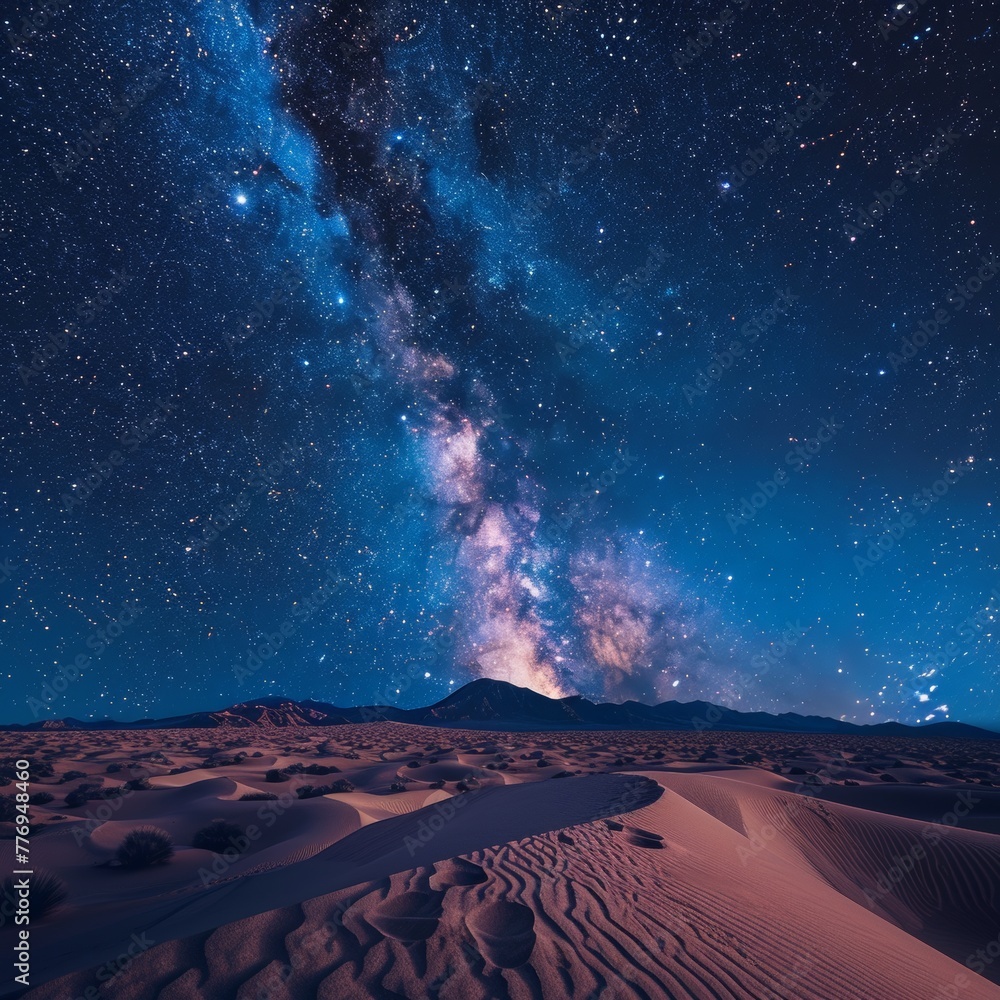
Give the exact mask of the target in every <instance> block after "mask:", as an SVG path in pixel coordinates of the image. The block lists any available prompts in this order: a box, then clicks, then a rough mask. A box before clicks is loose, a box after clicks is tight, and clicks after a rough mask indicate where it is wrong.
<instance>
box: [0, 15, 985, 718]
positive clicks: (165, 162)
mask: <svg viewBox="0 0 1000 1000" xmlns="http://www.w3.org/2000/svg"><path fill="white" fill-rule="evenodd" d="M743 6H744V5H743V3H741V2H739V0H737V2H735V3H733V4H732V5H731V11H730V14H728V15H723V11H725V10H727V9H728V8H726V6H725V4H723V3H722V2H721V0H720V2H718V3H713V4H703V3H697V4H696V3H686V4H652V3H649V4H620V3H610V4H604V3H602V4H598V5H597V6H593V7H592V6H585V5H582V4H579V5H574V4H572V3H570V4H566V5H563V6H562V7H559V8H546V6H545V5H544V4H542V3H535V2H531V0H524V2H521V3H515V4H513V5H510V4H504V5H501V7H500V8H499V9H498V8H497V6H496V5H494V4H477V3H472V2H462V0H459V2H455V0H442V2H441V3H435V4H425V5H422V6H419V5H412V4H399V5H392V6H389V7H381V6H379V7H366V8H359V7H357V6H356V5H353V4H342V3H333V4H329V5H327V6H317V5H315V4H311V3H308V2H307V3H305V4H301V3H296V4H295V5H294V7H293V5H291V4H283V5H275V4H271V3H250V4H247V5H242V4H235V5H234V4H229V5H223V4H216V3H198V4H195V3H181V4H180V5H179V6H174V7H171V8H165V7H160V6H157V5H156V4H155V3H152V4H138V3H126V4H124V5H122V4H113V5H112V4H102V3H99V4H95V5H93V6H92V7H91V6H86V5H76V4H74V5H70V6H65V7H60V8H59V9H58V11H57V12H56V13H53V14H51V15H44V16H45V17H47V22H46V23H44V24H42V25H41V27H39V28H38V31H37V33H36V34H34V35H32V36H30V37H27V36H24V35H22V32H23V30H24V23H22V20H21V18H22V17H29V18H30V17H31V16H32V15H33V14H37V13H38V11H40V10H41V8H40V7H37V6H36V7H29V6H28V5H26V4H25V5H22V7H23V9H21V8H19V9H18V10H17V11H16V12H15V13H14V14H12V15H10V20H9V22H8V23H7V24H6V25H5V32H6V31H7V30H8V29H9V30H10V32H11V34H10V35H9V36H8V39H7V42H6V43H5V44H6V45H7V46H8V48H9V51H7V53H6V55H5V56H4V59H3V62H2V64H0V65H2V68H0V82H2V86H3V109H4V111H3V116H4V125H5V128H4V129H3V136H4V139H3V141H4V142H5V143H6V145H7V149H6V150H5V155H4V157H3V167H2V168H0V169H2V171H3V192H4V194H3V198H4V200H5V202H6V213H5V216H4V222H3V227H2V235H3V244H2V245H3V251H4V253H3V258H4V270H5V280H4V282H3V284H2V288H0V296H2V298H0V323H2V324H3V327H4V337H3V338H2V344H3V351H4V356H3V360H4V370H5V372H6V376H5V377H6V379H7V384H6V389H5V391H4V392H3V393H2V394H0V400H2V402H0V432H2V435H3V444H4V451H3V454H4V462H5V466H6V468H5V475H4V477H3V484H2V487H0V512H2V524H3V539H2V543H3V548H2V551H0V559H6V560H7V561H6V562H4V563H3V568H2V570H0V578H2V582H0V608H2V610H3V614H2V621H0V642H2V645H3V648H4V650H5V654H6V668H5V670H4V672H3V676H2V681H0V683H2V691H3V694H4V696H5V698H6V701H7V704H8V710H7V718H6V719H5V720H4V721H31V720H32V719H34V718H48V717H60V716H65V715H73V716H78V717H81V718H100V717H105V716H112V717H117V718H138V717H141V716H149V715H157V716H162V715H167V714H173V713H178V712H182V711H189V710H199V709H205V708H215V707H219V706H220V705H223V704H226V703H231V702H233V701H237V700H243V699H245V698H247V697H250V696H255V695H261V694H277V693H282V694H287V695H289V696H292V697H298V698H304V697H313V698H318V699H322V700H327V701H333V702H337V703H341V704H344V703H352V704H357V703H363V702H371V701H389V702H393V701H397V700H398V702H399V703H401V704H404V705H417V704H426V703H429V702H431V701H434V700H436V699H438V698H440V697H442V696H443V695H444V694H446V693H447V692H448V691H449V690H452V689H454V687H456V686H458V685H460V684H462V683H464V682H466V681H468V680H470V679H472V678H473V677H476V676H480V675H488V676H493V677H500V678H504V679H509V680H512V681H513V682H515V683H520V684H525V685H529V686H531V687H534V688H536V689H537V690H540V691H543V692H545V693H548V694H556V693H573V692H580V693H582V694H585V695H588V696H590V697H593V698H599V699H605V700H623V699H625V698H630V697H631V698H637V699H639V700H642V701H646V702H655V701H661V700H664V699H666V698H678V699H681V700H688V701H689V700H694V699H696V698H704V699H707V700H711V701H714V702H719V703H724V704H727V705H731V706H732V707H736V708H744V709H764V710H769V711H788V710H792V711H801V712H807V713H816V714H823V715H830V716H834V717H838V718H844V719H847V720H849V721H854V722H876V721H883V720H886V719H894V718H898V719H901V720H902V721H905V722H910V723H914V722H917V721H920V720H931V719H933V720H941V719H944V718H953V719H962V720H965V721H970V722H980V723H987V724H990V723H996V721H997V717H996V712H995V708H994V705H995V703H996V695H997V691H996V680H995V677H996V671H995V662H996V661H995V637H994V635H993V628H994V625H995V620H996V612H997V611H998V610H1000V596H998V595H1000V572H998V557H997V545H996V515H997V510H996V501H995V495H996V490H995V487H996V470H995V462H994V453H993V452H994V447H995V445H994V442H995V441H996V427H995V417H994V406H995V399H996V389H997V378H996V365H997V350H996V347H995V344H996V340H997V322H996V308H997V307H996V302H997V298H996V296H997V293H998V290H1000V282H996V284H994V283H993V277H994V267H993V265H991V263H990V261H991V259H992V255H993V254H994V252H1000V250H998V248H997V246H996V243H997V231H998V229H997V227H998V218H997V199H996V197H995V190H994V186H993V183H992V181H993V177H992V170H991V168H992V166H993V164H995V163H996V160H997V152H998V145H997V129H996V114H995V111H994V107H993V105H994V90H995V88H994V83H995V78H994V76H992V75H991V68H992V67H995V65H996V57H997V49H996V44H995V43H996V38H995V34H994V32H993V30H992V27H991V23H990V15H991V10H990V8H989V7H987V6H986V5H985V4H982V3H968V4H963V5H959V4H956V3H935V4H928V5H926V6H923V7H919V8H918V9H917V10H916V11H915V13H914V14H913V15H912V16H907V15H906V14H905V13H899V12H896V11H895V6H896V5H895V4H884V3H867V2H866V3H862V4H860V5H858V4H853V5H842V6H839V7H838V6H831V5H829V4H804V5H803V4H797V3H795V4H793V3H791V2H787V3H765V2H754V3H749V4H747V5H746V6H745V9H740V8H741V7H743ZM893 14H895V15H896V20H897V22H899V23H898V25H889V24H888V23H887V22H886V18H887V17H891V16H893ZM42 16H43V15H41V14H39V15H38V20H39V21H41V19H42ZM706 21H718V23H717V24H716V25H715V28H714V29H713V28H707V29H706V28H705V27H704V25H705V22H706ZM723 21H724V22H725V23H723ZM699 32H701V34H700V35H699ZM689 38H690V39H693V40H694V41H692V42H691V43H690V44H689ZM699 38H700V41H698V39H699ZM15 46H17V47H16V48H15ZM880 193H881V199H880V200H879V196H880ZM921 324H922V325H921ZM880 540H881V544H882V548H881V549H880V548H879V542H880ZM397 691H398V694H397Z"/></svg>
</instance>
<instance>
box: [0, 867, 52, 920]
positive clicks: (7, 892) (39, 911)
mask: <svg viewBox="0 0 1000 1000" xmlns="http://www.w3.org/2000/svg"><path fill="white" fill-rule="evenodd" d="M29 888H30V892H29V894H28V914H29V916H30V917H31V919H32V920H41V919H42V918H43V917H46V916H48V914H50V913H52V912H53V911H54V910H56V909H58V908H59V907H60V906H61V905H62V904H63V903H64V902H66V899H67V898H68V896H69V890H68V889H67V888H66V883H65V882H64V881H63V880H62V879H61V878H59V876H57V875H53V874H52V873H51V872H46V871H42V870H40V869H37V870H36V871H35V874H34V875H32V876H31V879H30V887H29ZM0 896H2V897H3V900H4V902H5V903H11V904H13V905H14V906H17V900H18V895H17V893H16V892H15V889H14V876H13V875H8V876H7V878H5V879H4V880H3V886H2V888H0ZM5 909H6V907H5Z"/></svg>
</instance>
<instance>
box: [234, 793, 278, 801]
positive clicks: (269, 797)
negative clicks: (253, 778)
mask: <svg viewBox="0 0 1000 1000" xmlns="http://www.w3.org/2000/svg"><path fill="white" fill-rule="evenodd" d="M277 797H278V796H277V795H275V794H274V792H247V793H246V795H241V796H240V802H271V801H273V800H275V799H277Z"/></svg>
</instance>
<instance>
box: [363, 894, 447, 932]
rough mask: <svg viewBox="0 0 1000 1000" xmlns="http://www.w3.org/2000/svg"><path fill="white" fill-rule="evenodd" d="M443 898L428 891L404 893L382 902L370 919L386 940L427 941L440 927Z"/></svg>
mask: <svg viewBox="0 0 1000 1000" xmlns="http://www.w3.org/2000/svg"><path fill="white" fill-rule="evenodd" d="M440 916H441V897H440V896H439V895H438V894H437V893H434V894H432V893H429V892H401V893H400V894H399V895H398V896H389V898H388V899H385V900H383V901H382V902H381V903H380V904H379V906H378V907H377V909H376V910H375V912H374V913H373V914H372V915H371V917H369V922H370V923H371V925H372V926H373V927H374V928H375V929H376V930H377V931H378V932H379V933H380V934H383V935H385V937H389V938H394V939H395V940H397V941H405V942H411V941H426V940H427V939H428V938H429V937H430V936H431V935H432V934H433V933H434V932H435V931H436V930H437V927H438V919H439V918H440Z"/></svg>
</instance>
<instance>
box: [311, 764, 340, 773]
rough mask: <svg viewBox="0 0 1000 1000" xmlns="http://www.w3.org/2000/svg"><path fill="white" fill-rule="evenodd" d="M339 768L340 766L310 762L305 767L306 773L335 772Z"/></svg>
mask: <svg viewBox="0 0 1000 1000" xmlns="http://www.w3.org/2000/svg"><path fill="white" fill-rule="evenodd" d="M339 770H340V768H339V767H333V766H331V765H327V764H310V765H309V766H308V767H307V768H305V769H304V771H305V773H306V774H333V773H334V772H335V771H339Z"/></svg>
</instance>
